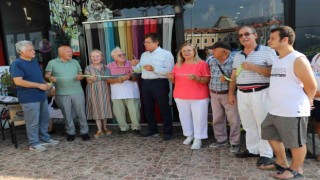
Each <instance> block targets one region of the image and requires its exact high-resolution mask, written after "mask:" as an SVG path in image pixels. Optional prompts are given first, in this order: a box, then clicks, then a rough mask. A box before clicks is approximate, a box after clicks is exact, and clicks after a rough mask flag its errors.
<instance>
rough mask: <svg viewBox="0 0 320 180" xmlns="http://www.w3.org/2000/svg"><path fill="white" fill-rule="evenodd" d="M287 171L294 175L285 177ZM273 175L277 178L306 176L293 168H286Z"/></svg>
mask: <svg viewBox="0 0 320 180" xmlns="http://www.w3.org/2000/svg"><path fill="white" fill-rule="evenodd" d="M286 171H288V172H290V173H291V175H292V176H287V177H284V176H283V174H284V172H286ZM273 177H274V178H276V179H300V178H303V177H304V176H303V175H302V174H300V173H298V172H297V171H295V170H293V169H291V168H286V169H285V170H284V171H283V172H277V173H276V174H275V175H273Z"/></svg>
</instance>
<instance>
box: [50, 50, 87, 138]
mask: <svg viewBox="0 0 320 180" xmlns="http://www.w3.org/2000/svg"><path fill="white" fill-rule="evenodd" d="M58 54H59V57H57V58H56V59H53V60H51V61H49V63H48V66H47V68H46V73H45V78H46V79H47V80H49V81H50V82H53V83H54V84H55V87H56V97H55V100H56V103H57V105H58V107H59V108H60V109H61V111H62V114H63V117H64V121H65V126H66V131H67V134H68V135H67V141H73V140H74V139H75V134H76V129H75V125H74V122H73V118H72V115H73V111H74V112H75V114H76V116H77V119H78V121H79V123H80V134H81V137H82V140H83V141H88V140H90V137H89V135H88V131H89V128H88V124H87V119H86V114H85V96H84V92H83V89H82V87H81V83H80V81H81V80H82V79H83V76H82V75H83V74H82V69H81V67H80V64H79V62H78V61H77V60H74V59H72V54H73V52H72V49H71V48H70V47H69V46H61V47H59V49H58Z"/></svg>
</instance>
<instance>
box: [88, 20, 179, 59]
mask: <svg viewBox="0 0 320 180" xmlns="http://www.w3.org/2000/svg"><path fill="white" fill-rule="evenodd" d="M173 17H174V15H167V16H153V17H143V18H128V19H118V20H106V21H95V22H84V23H83V24H84V32H85V37H86V46H87V47H86V48H87V51H88V53H90V52H91V51H92V50H93V49H99V50H101V51H102V52H103V53H104V55H105V61H106V63H110V62H113V59H112V57H111V51H112V50H113V49H114V48H115V47H116V46H119V47H120V48H121V49H122V50H123V51H124V52H125V53H126V55H127V58H128V59H133V58H137V59H139V58H140V56H141V54H142V53H143V52H144V51H145V49H144V45H143V37H144V35H145V34H147V33H150V32H155V33H158V34H159V36H160V38H161V39H162V41H161V44H160V45H161V47H162V48H163V49H166V50H168V51H171V43H172V28H173V22H174V19H173Z"/></svg>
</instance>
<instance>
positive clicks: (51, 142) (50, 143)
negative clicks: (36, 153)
mask: <svg viewBox="0 0 320 180" xmlns="http://www.w3.org/2000/svg"><path fill="white" fill-rule="evenodd" d="M59 143H60V141H57V140H53V139H50V140H49V141H48V142H45V143H42V144H41V145H43V146H47V145H51V146H54V145H57V144H59Z"/></svg>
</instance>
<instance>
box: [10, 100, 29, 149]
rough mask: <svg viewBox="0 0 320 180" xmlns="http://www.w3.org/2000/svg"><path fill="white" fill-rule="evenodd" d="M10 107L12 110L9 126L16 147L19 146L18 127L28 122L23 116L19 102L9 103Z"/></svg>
mask: <svg viewBox="0 0 320 180" xmlns="http://www.w3.org/2000/svg"><path fill="white" fill-rule="evenodd" d="M8 109H9V112H10V119H9V127H10V135H11V141H12V143H13V144H14V146H15V147H16V148H18V140H17V135H16V127H17V126H23V125H25V124H26V122H25V120H24V117H23V110H22V107H21V106H20V105H19V104H16V105H8Z"/></svg>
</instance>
